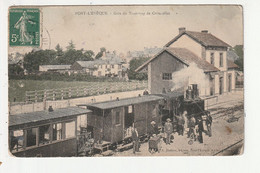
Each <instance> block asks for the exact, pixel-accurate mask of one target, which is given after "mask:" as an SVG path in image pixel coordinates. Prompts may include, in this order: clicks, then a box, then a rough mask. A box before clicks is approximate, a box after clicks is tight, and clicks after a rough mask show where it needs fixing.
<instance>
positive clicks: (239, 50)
mask: <svg viewBox="0 0 260 173" xmlns="http://www.w3.org/2000/svg"><path fill="white" fill-rule="evenodd" d="M234 51H235V53H236V54H237V55H238V56H239V58H238V59H237V60H235V62H234V63H235V64H237V65H238V67H239V70H241V71H244V48H243V45H236V46H235V47H234Z"/></svg>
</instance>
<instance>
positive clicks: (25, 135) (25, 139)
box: [23, 130, 27, 149]
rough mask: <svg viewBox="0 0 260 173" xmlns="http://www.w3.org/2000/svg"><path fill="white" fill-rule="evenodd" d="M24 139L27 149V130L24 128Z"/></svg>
mask: <svg viewBox="0 0 260 173" xmlns="http://www.w3.org/2000/svg"><path fill="white" fill-rule="evenodd" d="M23 139H24V141H23V149H25V148H26V146H27V130H23Z"/></svg>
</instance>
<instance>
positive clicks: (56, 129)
mask: <svg viewBox="0 0 260 173" xmlns="http://www.w3.org/2000/svg"><path fill="white" fill-rule="evenodd" d="M52 129H53V130H52V136H53V139H52V140H53V141H56V140H61V139H62V124H61V123H57V124H53V126H52Z"/></svg>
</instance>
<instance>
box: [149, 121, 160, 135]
mask: <svg viewBox="0 0 260 173" xmlns="http://www.w3.org/2000/svg"><path fill="white" fill-rule="evenodd" d="M154 134H155V135H158V134H159V129H158V126H157V124H156V122H155V121H152V122H151V134H150V136H153V135H154Z"/></svg>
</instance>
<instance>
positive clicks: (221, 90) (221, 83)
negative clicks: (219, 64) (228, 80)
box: [219, 77, 223, 95]
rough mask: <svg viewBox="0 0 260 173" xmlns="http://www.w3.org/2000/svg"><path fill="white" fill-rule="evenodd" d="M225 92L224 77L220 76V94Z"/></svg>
mask: <svg viewBox="0 0 260 173" xmlns="http://www.w3.org/2000/svg"><path fill="white" fill-rule="evenodd" d="M221 94H223V77H220V78H219V95H221Z"/></svg>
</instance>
